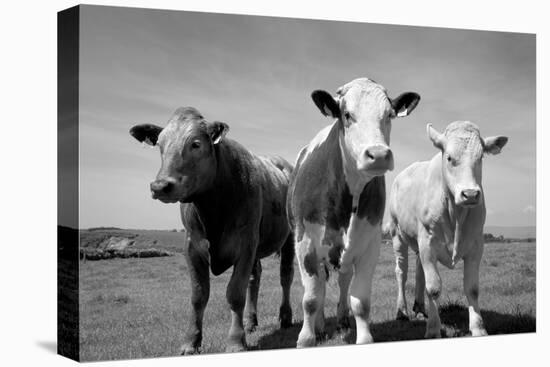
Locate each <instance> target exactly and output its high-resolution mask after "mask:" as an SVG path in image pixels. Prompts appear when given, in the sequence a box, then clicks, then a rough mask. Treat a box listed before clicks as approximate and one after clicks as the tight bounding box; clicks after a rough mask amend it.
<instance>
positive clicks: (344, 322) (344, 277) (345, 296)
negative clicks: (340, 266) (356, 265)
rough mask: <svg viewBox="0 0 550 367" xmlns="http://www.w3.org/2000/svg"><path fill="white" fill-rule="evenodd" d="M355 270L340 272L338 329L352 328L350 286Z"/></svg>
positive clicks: (337, 312)
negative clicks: (350, 320) (350, 319)
mask: <svg viewBox="0 0 550 367" xmlns="http://www.w3.org/2000/svg"><path fill="white" fill-rule="evenodd" d="M352 277H353V271H352V270H350V271H347V272H345V273H344V272H339V273H338V288H340V297H339V299H338V309H337V311H336V325H337V328H338V329H341V330H346V329H349V328H350V323H349V286H350V283H351V278H352Z"/></svg>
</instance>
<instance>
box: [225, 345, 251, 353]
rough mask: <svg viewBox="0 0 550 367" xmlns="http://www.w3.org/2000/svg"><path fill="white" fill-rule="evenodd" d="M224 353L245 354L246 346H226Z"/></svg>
mask: <svg viewBox="0 0 550 367" xmlns="http://www.w3.org/2000/svg"><path fill="white" fill-rule="evenodd" d="M225 352H226V353H238V352H246V346H245V345H243V344H228V345H227V346H226V347H225Z"/></svg>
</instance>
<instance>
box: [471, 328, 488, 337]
mask: <svg viewBox="0 0 550 367" xmlns="http://www.w3.org/2000/svg"><path fill="white" fill-rule="evenodd" d="M487 335H489V334H487V330H485V329H473V330H472V336H487Z"/></svg>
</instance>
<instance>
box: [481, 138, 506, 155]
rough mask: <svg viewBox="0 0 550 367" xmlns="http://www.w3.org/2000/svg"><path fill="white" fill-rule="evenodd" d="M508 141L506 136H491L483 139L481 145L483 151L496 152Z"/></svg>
mask: <svg viewBox="0 0 550 367" xmlns="http://www.w3.org/2000/svg"><path fill="white" fill-rule="evenodd" d="M506 143H508V137H506V136H491V137H488V138H485V139H483V145H484V150H485V153H489V154H498V153H500V151H501V150H502V148H504V146H505V145H506Z"/></svg>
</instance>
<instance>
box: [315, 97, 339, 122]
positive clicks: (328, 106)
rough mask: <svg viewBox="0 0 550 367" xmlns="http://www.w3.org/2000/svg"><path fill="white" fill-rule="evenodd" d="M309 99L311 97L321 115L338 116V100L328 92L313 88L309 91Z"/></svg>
mask: <svg viewBox="0 0 550 367" xmlns="http://www.w3.org/2000/svg"><path fill="white" fill-rule="evenodd" d="M311 99H313V102H315V105H316V106H317V108H318V109H319V110H320V111H321V113H322V114H323V115H325V116H330V117H333V118H339V117H340V107H339V106H338V102H336V100H335V99H334V98H333V97H332V96H331V95H330V94H329V93H328V92H325V91H324V90H314V91H313V92H312V93H311Z"/></svg>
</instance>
